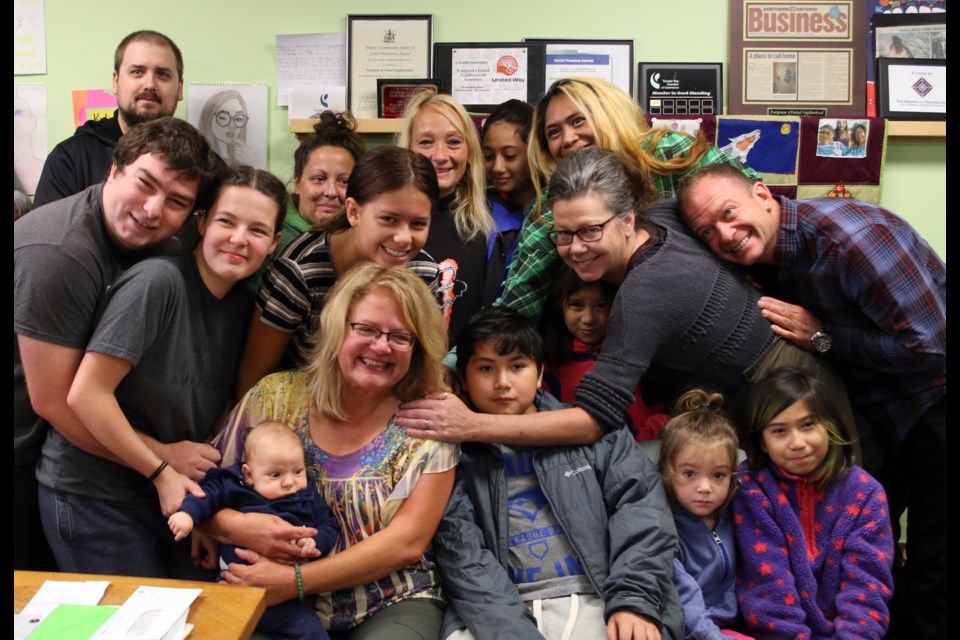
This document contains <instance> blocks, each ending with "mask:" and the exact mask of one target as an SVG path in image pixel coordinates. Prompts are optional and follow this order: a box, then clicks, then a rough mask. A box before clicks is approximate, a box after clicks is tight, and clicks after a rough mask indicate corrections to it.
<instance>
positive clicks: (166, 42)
mask: <svg viewBox="0 0 960 640" xmlns="http://www.w3.org/2000/svg"><path fill="white" fill-rule="evenodd" d="M132 42H149V43H150V44H152V45H156V46H158V47H167V48H168V49H170V50H171V51H173V57H174V58H176V59H177V79H178V80H183V54H182V53H180V47H178V46H177V45H176V44H175V43H174V42H173V40H171V39H170V38H168V37H167V36H165V35H163V34H162V33H160V32H159V31H150V30H147V29H144V30H142V31H134V32H133V33H131V34H130V35H128V36H127V37H126V38H124V39H123V40H121V41H120V44H118V45H117V50H116V51H115V52H114V54H113V70H114V71H116V72H117V73H120V65H122V64H123V56H124V54H126V52H127V45H129V44H130V43H132Z"/></svg>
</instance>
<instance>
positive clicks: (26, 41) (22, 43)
mask: <svg viewBox="0 0 960 640" xmlns="http://www.w3.org/2000/svg"><path fill="white" fill-rule="evenodd" d="M46 33H47V26H46V22H44V17H43V0H19V1H18V2H14V3H13V75H15V76H23V75H34V74H43V73H46V72H47V35H46Z"/></svg>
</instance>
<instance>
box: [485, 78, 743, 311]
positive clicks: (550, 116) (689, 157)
mask: <svg viewBox="0 0 960 640" xmlns="http://www.w3.org/2000/svg"><path fill="white" fill-rule="evenodd" d="M586 147H599V148H601V149H608V150H610V151H613V152H616V153H618V154H620V155H622V156H624V157H626V158H629V159H630V160H631V161H632V162H633V163H634V164H635V165H636V166H637V167H638V168H639V170H640V171H641V172H642V173H644V174H645V175H647V176H649V178H650V181H651V183H652V185H653V188H654V191H653V196H654V197H656V198H670V197H673V195H674V190H675V189H676V185H677V183H678V182H679V180H680V178H682V177H683V176H684V175H686V174H688V173H690V172H691V171H693V170H694V169H696V168H697V167H700V166H702V165H705V164H714V163H729V164H731V165H733V166H735V167H737V168H738V169H740V170H741V171H743V172H744V173H745V174H746V175H748V176H750V177H751V178H752V179H754V180H759V179H760V177H759V176H758V175H757V174H756V173H755V172H754V171H753V170H752V169H750V168H749V167H746V166H744V165H742V164H741V163H740V162H739V161H737V160H735V159H734V158H731V157H730V156H728V155H727V154H726V153H724V152H722V151H720V150H718V149H716V148H715V147H714V146H712V145H711V144H710V143H709V142H707V140H706V139H705V138H704V137H703V136H702V134H699V133H698V134H697V135H696V136H691V135H688V134H686V133H683V132H679V131H673V130H671V129H651V128H650V125H649V124H647V120H646V117H645V116H644V114H643V111H642V110H641V109H640V107H639V105H637V103H636V102H634V101H633V100H632V99H631V98H630V96H628V95H627V94H626V93H624V91H623V90H622V89H620V88H619V87H618V86H616V85H615V84H613V83H611V82H607V81H606V80H600V79H598V78H564V79H561V80H557V81H556V82H554V83H553V84H552V85H551V86H550V88H549V89H548V90H547V93H546V94H545V95H544V96H543V98H541V99H540V102H539V103H538V104H537V109H536V111H535V112H534V115H533V127H532V131H531V135H530V141H529V145H528V147H527V154H528V155H529V158H530V174H531V177H532V179H533V184H534V188H535V190H536V194H537V202H538V206H537V207H536V208H535V209H534V212H533V214H532V215H531V219H530V220H529V221H528V222H527V224H525V225H524V228H523V231H522V232H521V234H520V240H519V243H518V246H517V249H516V252H515V253H514V257H513V261H512V262H511V264H510V271H509V273H508V275H507V280H506V283H505V287H504V292H503V295H502V296H501V297H500V299H499V300H498V302H497V304H502V305H505V306H508V307H511V308H514V309H516V310H517V311H519V312H521V313H523V314H524V315H526V316H529V317H531V318H533V319H534V320H536V319H538V318H539V317H540V313H541V311H542V309H543V305H544V304H545V302H546V299H547V296H548V293H549V289H550V283H551V280H552V277H553V274H554V272H555V271H556V269H555V267H556V265H557V264H558V263H559V256H558V255H557V249H556V246H555V245H554V244H553V243H552V242H551V241H550V239H549V238H548V237H547V233H548V232H549V231H550V228H551V226H552V224H553V215H552V212H551V210H550V208H549V207H548V206H544V198H545V197H546V195H548V194H545V193H544V191H545V187H546V184H547V183H549V181H550V178H551V177H552V176H553V173H554V171H556V169H557V166H558V165H559V164H560V162H561V161H562V160H563V159H564V158H565V157H567V156H568V155H570V154H571V153H573V152H574V151H576V150H578V149H584V148H586Z"/></svg>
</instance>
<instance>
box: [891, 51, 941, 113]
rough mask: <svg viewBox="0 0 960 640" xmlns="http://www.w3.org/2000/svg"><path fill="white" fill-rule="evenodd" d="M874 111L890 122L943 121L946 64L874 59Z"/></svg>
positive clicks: (929, 61)
mask: <svg viewBox="0 0 960 640" xmlns="http://www.w3.org/2000/svg"><path fill="white" fill-rule="evenodd" d="M877 109H878V111H879V113H880V116H881V117H883V118H889V119H891V120H946V119H947V61H946V60H944V59H933V58H880V59H878V60H877Z"/></svg>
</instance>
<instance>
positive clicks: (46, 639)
mask: <svg viewBox="0 0 960 640" xmlns="http://www.w3.org/2000/svg"><path fill="white" fill-rule="evenodd" d="M119 608H120V607H101V606H96V605H89V604H61V605H59V606H58V607H57V608H56V609H54V610H53V611H51V612H50V613H49V614H47V617H46V618H44V619H43V622H41V623H40V624H39V625H37V628H36V629H34V630H33V633H31V634H30V636H29V640H89V638H90V636H92V635H93V634H94V633H96V632H97V629H99V628H100V627H102V626H103V623H104V622H106V621H107V620H108V619H109V618H110V616H112V615H113V614H114V613H116V611H117V609H119Z"/></svg>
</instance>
